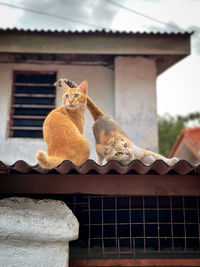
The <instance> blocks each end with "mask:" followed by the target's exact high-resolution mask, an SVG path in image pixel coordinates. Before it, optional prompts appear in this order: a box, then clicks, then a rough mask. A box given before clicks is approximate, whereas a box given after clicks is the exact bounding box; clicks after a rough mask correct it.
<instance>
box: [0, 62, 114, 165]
mask: <svg viewBox="0 0 200 267" xmlns="http://www.w3.org/2000/svg"><path fill="white" fill-rule="evenodd" d="M16 70H25V71H28V70H34V71H56V72H57V78H58V79H60V78H63V77H67V78H69V79H71V80H73V81H75V82H77V83H80V82H81V81H83V80H86V79H87V80H88V83H89V91H88V93H89V95H90V96H91V97H92V98H93V99H94V100H95V102H96V103H97V104H98V105H99V106H100V107H101V108H102V109H103V110H104V111H105V112H106V113H107V114H110V115H111V116H114V98H113V95H114V93H113V92H114V87H113V80H114V79H113V70H112V69H110V68H108V67H103V66H85V65H84V66H75V65H74V66H69V65H65V66H64V65H41V64H40V65H39V64H38V65H37V64H0V160H1V161H3V162H5V163H8V164H12V163H14V162H15V161H16V160H19V159H20V160H25V161H26V162H28V163H29V164H32V165H33V164H36V163H37V162H36V159H35V153H36V151H37V150H38V149H43V150H44V151H46V145H45V142H44V141H43V140H42V139H31V138H8V137H7V127H8V122H9V114H10V105H11V93H12V79H13V75H12V74H13V71H16ZM61 95H62V89H61V88H57V97H56V106H60V105H61ZM92 125H93V119H92V116H91V115H90V114H89V112H88V111H87V112H86V124H85V131H84V133H85V135H86V136H87V138H88V139H89V141H90V145H91V155H90V157H91V158H93V159H95V145H94V137H93V132H92Z"/></svg>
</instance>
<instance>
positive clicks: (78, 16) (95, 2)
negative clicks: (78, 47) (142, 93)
mask: <svg viewBox="0 0 200 267" xmlns="http://www.w3.org/2000/svg"><path fill="white" fill-rule="evenodd" d="M3 3H4V4H9V5H15V6H18V7H22V8H24V9H17V8H14V7H11V6H10V7H8V6H5V5H3ZM25 9H26V10H25ZM27 10H35V11H38V12H40V13H39V14H38V13H35V12H29V11H27ZM135 11H136V12H135ZM199 12H200V0H56V1H55V0H3V1H1V0H0V28H13V27H17V28H23V29H46V30H47V29H51V30H88V29H92V30H95V29H102V28H106V29H112V30H122V31H124V30H125V31H146V32H150V31H154V32H158V31H159V32H165V31H167V32H171V31H173V32H174V31H175V32H179V31H181V32H182V31H188V32H191V31H194V34H193V35H192V37H191V55H190V56H188V57H186V58H185V59H183V60H181V61H180V62H178V63H177V64H175V65H174V66H172V67H171V68H169V69H168V70H167V71H165V72H164V73H162V74H161V75H160V76H158V79H157V110H158V114H159V115H163V114H165V113H170V114H171V115H173V116H174V115H177V114H180V115H186V114H188V113H191V112H197V111H200V16H199ZM44 13H48V14H51V15H49V16H47V15H45V14H44Z"/></svg>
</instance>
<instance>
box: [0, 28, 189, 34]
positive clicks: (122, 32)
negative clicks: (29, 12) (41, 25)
mask: <svg viewBox="0 0 200 267" xmlns="http://www.w3.org/2000/svg"><path fill="white" fill-rule="evenodd" d="M6 31H7V32H27V33H68V34H86V33H90V34H126V35H137V34H138V35H142V34H147V35H184V34H187V35H191V34H192V33H193V32H192V31H191V32H188V31H181V30H180V31H175V30H174V31H172V30H170V31H166V30H163V31H161V30H160V31H158V30H155V31H125V30H124V31H119V30H106V29H102V30H91V29H90V30H57V29H56V30H52V29H48V30H46V29H24V28H0V32H6Z"/></svg>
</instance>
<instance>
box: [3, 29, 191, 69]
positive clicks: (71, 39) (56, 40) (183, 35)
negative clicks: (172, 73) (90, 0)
mask: <svg viewBox="0 0 200 267" xmlns="http://www.w3.org/2000/svg"><path fill="white" fill-rule="evenodd" d="M191 34H192V33H189V32H132V31H130V32H126V31H106V30H95V31H51V30H47V31H44V30H23V29H0V58H1V54H2V55H3V56H4V55H5V54H13V53H22V54H55V55H59V54H62V55H81V56H83V55H88V56H90V57H91V56H93V55H94V56H96V55H98V56H101V55H102V56H105V55H111V56H149V57H152V58H154V59H155V61H156V63H157V74H160V73H162V72H163V71H164V70H166V69H167V68H169V67H170V66H171V65H173V64H175V63H176V62H178V61H179V60H181V59H183V58H184V57H186V56H188V55H189V54H190V37H191ZM0 62H1V60H0Z"/></svg>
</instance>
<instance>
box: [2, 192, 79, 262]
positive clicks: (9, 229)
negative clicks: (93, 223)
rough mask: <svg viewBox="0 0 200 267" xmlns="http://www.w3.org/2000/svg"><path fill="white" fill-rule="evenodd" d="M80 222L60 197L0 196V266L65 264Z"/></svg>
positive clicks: (76, 236)
mask: <svg viewBox="0 0 200 267" xmlns="http://www.w3.org/2000/svg"><path fill="white" fill-rule="evenodd" d="M78 229H79V223H78V221H77V219H76V217H75V216H74V215H73V213H72V212H71V210H70V209H69V208H68V207H67V206H66V205H65V203H64V202H62V201H56V200H40V201H36V200H32V199H29V198H14V197H13V198H6V199H2V200H0V266H2V267H3V266H7V267H11V266H12V267H15V266H16V267H17V266H30V267H35V266H45V267H67V266H68V258H69V241H70V240H75V239H77V238H78Z"/></svg>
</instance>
